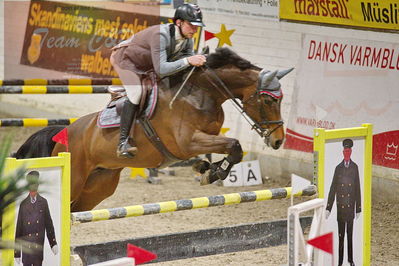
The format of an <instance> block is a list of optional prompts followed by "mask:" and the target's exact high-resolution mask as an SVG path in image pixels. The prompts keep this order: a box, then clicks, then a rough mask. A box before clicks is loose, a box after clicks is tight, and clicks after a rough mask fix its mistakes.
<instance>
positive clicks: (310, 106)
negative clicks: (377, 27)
mask: <svg viewBox="0 0 399 266" xmlns="http://www.w3.org/2000/svg"><path fill="white" fill-rule="evenodd" d="M297 69H298V72H297V79H296V85H295V88H294V96H293V104H292V107H291V114H290V120H289V124H288V127H287V141H286V143H285V147H286V148H289V149H295V150H300V151H306V152H312V141H313V139H312V136H313V129H314V128H316V127H319V128H325V129H336V128H343V127H353V126H354V125H359V124H362V123H372V124H374V141H373V163H374V164H377V165H382V166H386V167H391V168H397V169H399V153H398V147H399V120H398V119H397V114H398V113H399V91H398V90H397V84H399V44H393V43H386V42H373V41H362V40H355V39H338V38H332V37H328V36H318V35H310V34H309V35H306V36H305V37H304V39H303V45H302V54H301V56H300V60H299V66H298V68H297Z"/></svg>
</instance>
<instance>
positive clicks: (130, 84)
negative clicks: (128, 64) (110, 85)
mask: <svg viewBox="0 0 399 266" xmlns="http://www.w3.org/2000/svg"><path fill="white" fill-rule="evenodd" d="M113 61H114V60H113V57H112V56H111V64H112V65H113V67H114V69H115V71H116V73H118V75H119V78H120V79H121V81H122V84H123V87H124V88H125V90H126V95H127V97H128V98H129V100H130V101H131V102H132V103H133V104H139V103H140V100H141V94H142V91H141V90H142V89H141V80H140V77H139V75H137V74H136V73H135V72H133V71H130V70H126V69H122V68H120V67H119V66H117V65H114V64H113Z"/></svg>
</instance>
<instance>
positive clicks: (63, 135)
mask: <svg viewBox="0 0 399 266" xmlns="http://www.w3.org/2000/svg"><path fill="white" fill-rule="evenodd" d="M52 140H53V141H54V142H58V143H60V144H63V145H65V146H66V150H67V151H68V130H67V128H64V129H63V130H61V131H60V132H58V134H57V135H55V136H54V137H53V138H52Z"/></svg>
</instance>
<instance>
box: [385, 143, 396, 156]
mask: <svg viewBox="0 0 399 266" xmlns="http://www.w3.org/2000/svg"><path fill="white" fill-rule="evenodd" d="M398 146H399V145H395V144H394V143H393V142H392V144H387V150H386V154H388V155H391V156H396V153H397V152H398Z"/></svg>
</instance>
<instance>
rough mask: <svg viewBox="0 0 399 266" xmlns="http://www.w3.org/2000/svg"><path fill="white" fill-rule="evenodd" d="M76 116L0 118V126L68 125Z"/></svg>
mask: <svg viewBox="0 0 399 266" xmlns="http://www.w3.org/2000/svg"><path fill="white" fill-rule="evenodd" d="M77 119H78V118H65V119H47V118H21V119H17V118H0V127H47V126H54V125H65V126H67V125H70V124H72V123H73V122H75V121H76V120H77Z"/></svg>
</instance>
